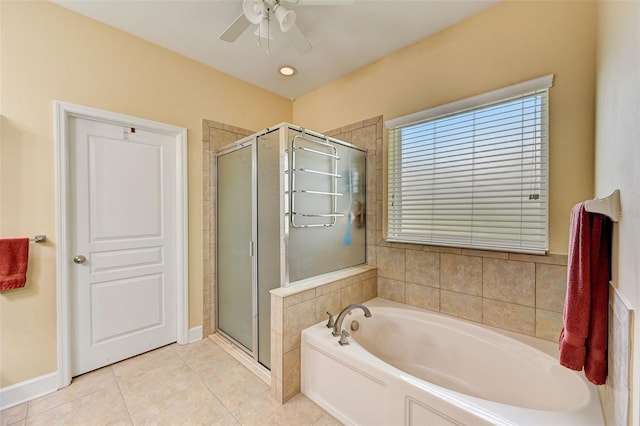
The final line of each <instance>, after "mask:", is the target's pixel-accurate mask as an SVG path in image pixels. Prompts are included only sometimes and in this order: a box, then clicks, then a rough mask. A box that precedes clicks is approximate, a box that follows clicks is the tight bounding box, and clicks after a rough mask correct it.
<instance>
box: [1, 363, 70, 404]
mask: <svg viewBox="0 0 640 426" xmlns="http://www.w3.org/2000/svg"><path fill="white" fill-rule="evenodd" d="M59 384H60V381H59V379H58V373H57V372H54V373H49V374H45V375H42V376H39V377H34V378H33V379H29V380H25V381H24V382H20V383H16V384H15V385H11V386H7V387H4V388H0V410H4V409H6V408H10V407H13V406H16V405H18V404H22V403H23V402H27V401H31V400H32V399H35V398H37V397H39V396H42V395H46V394H48V393H51V392H55V391H57V390H58V385H59Z"/></svg>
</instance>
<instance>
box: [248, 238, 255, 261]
mask: <svg viewBox="0 0 640 426" xmlns="http://www.w3.org/2000/svg"><path fill="white" fill-rule="evenodd" d="M253 256H255V248H254V245H253V241H249V257H253Z"/></svg>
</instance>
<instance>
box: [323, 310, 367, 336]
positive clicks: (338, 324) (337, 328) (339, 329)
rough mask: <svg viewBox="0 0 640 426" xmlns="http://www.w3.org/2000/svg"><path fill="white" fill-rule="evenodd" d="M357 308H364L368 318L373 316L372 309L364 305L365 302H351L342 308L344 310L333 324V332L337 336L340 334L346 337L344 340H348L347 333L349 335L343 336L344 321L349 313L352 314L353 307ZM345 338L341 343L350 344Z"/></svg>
mask: <svg viewBox="0 0 640 426" xmlns="http://www.w3.org/2000/svg"><path fill="white" fill-rule="evenodd" d="M356 308H360V309H362V310H363V311H364V316H365V317H367V318H371V311H370V310H369V308H367V307H366V306H364V305H363V304H360V303H354V304H351V305H349V306H347V307H346V308H344V309H343V310H342V312H340V315H338V318H337V319H336V322H335V324H334V325H333V333H331V334H333V335H334V336H336V337H338V336H341V337H344V340H346V337H347V336H348V334H347V336H343V334H342V322H343V321H344V317H346V316H347V314H350V313H351V311H352V310H353V309H356ZM344 340H343V339H342V338H341V339H340V341H341V344H348V343H346V342H344Z"/></svg>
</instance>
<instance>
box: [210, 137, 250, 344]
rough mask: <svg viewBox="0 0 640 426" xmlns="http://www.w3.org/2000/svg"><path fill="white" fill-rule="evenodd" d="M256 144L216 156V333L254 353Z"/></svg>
mask: <svg viewBox="0 0 640 426" xmlns="http://www.w3.org/2000/svg"><path fill="white" fill-rule="evenodd" d="M254 146H255V145H254V144H253V143H252V144H249V145H246V146H243V147H242V148H239V149H237V150H235V151H231V152H229V153H226V154H222V155H219V156H218V162H217V166H218V174H217V179H218V191H217V207H218V227H217V253H218V262H217V265H218V267H217V274H218V283H217V289H218V301H217V324H218V330H220V331H222V332H223V333H224V334H225V335H227V337H229V338H231V339H232V340H235V341H236V342H237V343H239V344H240V345H242V346H243V347H244V348H245V349H246V350H247V351H248V352H250V353H253V351H254V341H255V337H254V315H253V312H254V311H255V306H254V300H255V298H254V294H255V288H254V279H253V277H254V261H253V251H254V250H253V241H254V238H253V236H254V226H253V223H254V221H253V206H254V202H253V200H254V188H253V182H254V178H253V170H254V167H253V162H254V157H255V153H254Z"/></svg>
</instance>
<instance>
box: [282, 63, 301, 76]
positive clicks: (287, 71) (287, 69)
mask: <svg viewBox="0 0 640 426" xmlns="http://www.w3.org/2000/svg"><path fill="white" fill-rule="evenodd" d="M278 72H279V73H280V74H281V75H283V76H285V77H293V76H294V75H296V74H297V73H298V70H296V69H295V68H294V67H292V66H291V65H283V66H281V67H280V69H279V70H278Z"/></svg>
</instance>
